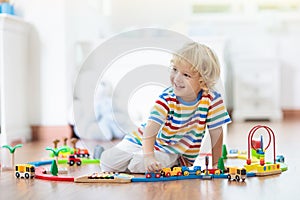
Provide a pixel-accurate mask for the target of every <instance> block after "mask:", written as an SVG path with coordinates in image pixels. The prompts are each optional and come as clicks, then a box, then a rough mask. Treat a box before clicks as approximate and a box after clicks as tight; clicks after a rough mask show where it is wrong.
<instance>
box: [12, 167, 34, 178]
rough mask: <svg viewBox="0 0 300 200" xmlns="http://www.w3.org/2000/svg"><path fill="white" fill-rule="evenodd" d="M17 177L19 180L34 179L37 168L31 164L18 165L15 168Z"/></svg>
mask: <svg viewBox="0 0 300 200" xmlns="http://www.w3.org/2000/svg"><path fill="white" fill-rule="evenodd" d="M15 176H16V177H17V178H26V179H29V178H33V177H34V176H35V168H34V166H33V165H30V164H18V165H16V166H15Z"/></svg>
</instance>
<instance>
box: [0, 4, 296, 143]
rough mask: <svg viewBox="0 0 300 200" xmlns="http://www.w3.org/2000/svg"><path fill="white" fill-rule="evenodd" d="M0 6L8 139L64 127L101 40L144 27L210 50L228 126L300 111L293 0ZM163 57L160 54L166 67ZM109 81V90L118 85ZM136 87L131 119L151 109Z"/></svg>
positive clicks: (280, 117) (60, 130)
mask: <svg viewBox="0 0 300 200" xmlns="http://www.w3.org/2000/svg"><path fill="white" fill-rule="evenodd" d="M7 4H9V5H10V6H9V5H7ZM0 5H1V10H0V11H1V14H0V59H1V60H0V61H1V62H0V66H1V71H0V72H1V74H0V75H1V82H0V84H1V136H3V134H5V137H2V139H3V138H5V140H6V141H8V142H9V141H13V140H18V139H21V140H25V141H26V140H31V139H34V138H35V137H38V138H43V137H47V136H46V135H49V134H50V135H51V134H52V135H55V134H65V133H66V132H68V131H69V129H68V128H67V126H68V124H70V122H72V102H73V90H74V82H75V80H76V76H77V73H78V72H79V70H80V68H81V66H82V64H83V63H84V62H85V59H87V58H88V55H89V54H90V53H91V52H92V51H93V50H94V49H95V48H96V47H97V46H98V45H100V44H101V43H102V42H103V41H105V40H106V39H108V38H111V37H112V36H114V35H116V34H119V33H121V32H124V31H129V30H134V29H138V28H144V27H153V28H163V29H169V30H172V31H176V32H178V33H182V34H184V35H187V36H188V37H190V38H192V39H193V40H195V41H198V42H201V43H205V44H207V45H209V46H211V47H212V48H213V49H214V50H215V51H216V53H217V54H218V56H219V59H220V62H221V65H222V81H223V84H224V96H225V97H226V98H225V99H226V104H227V107H228V110H229V111H230V113H231V116H232V118H233V122H240V121H244V120H274V121H280V120H283V119H284V117H285V116H286V115H287V114H289V113H292V114H295V113H296V114H297V113H298V114H299V112H300V93H299V92H298V91H299V90H298V89H297V88H298V86H299V85H300V57H299V55H298V54H299V52H300V36H299V35H300V1H298V0H273V1H271V0H186V1H180V0H172V1H171V0H164V1H159V0H131V1H117V0H43V1H37V0H22V1H21V0H14V1H9V2H8V1H3V0H2V1H1V4H0ZM132 37H140V36H132ZM153 37H156V36H155V35H154V36H153ZM157 37H159V36H157ZM116 48H117V46H116ZM146 58H147V55H144V56H143V55H140V56H131V57H130V56H129V57H125V58H123V60H120V61H119V62H116V63H115V65H120V66H122V67H124V66H125V68H126V66H127V65H128V66H130V65H132V63H133V62H135V61H136V60H143V59H146ZM168 59H169V57H168V56H167V55H166V56H165V55H162V56H161V57H160V56H158V57H157V60H159V61H161V63H162V64H166V63H165V62H166V60H168ZM114 73H116V72H114ZM107 79H108V80H110V81H112V83H111V84H112V86H113V85H114V84H116V82H117V81H118V80H115V79H114V78H113V76H111V77H108V78H107ZM147 89H148V90H151V91H154V92H157V91H159V90H160V88H159V87H157V86H156V87H155V88H147ZM139 92H141V91H135V93H133V94H132V96H133V102H134V103H131V104H130V106H129V108H131V109H130V110H131V112H132V113H131V115H132V118H133V119H134V120H136V121H137V122H140V121H142V120H143V119H144V117H145V116H143V113H145V112H147V111H148V109H149V108H148V107H147V106H146V105H148V104H149V103H148V102H144V103H146V104H143V100H142V98H140V95H144V94H143V93H142V92H141V93H140V94H139ZM138 94H139V95H138ZM79 100H80V99H79ZM132 104H133V105H136V108H138V109H135V110H134V108H135V106H132ZM143 107H145V110H142V108H143ZM47 131H49V132H47ZM32 132H34V133H35V134H37V135H35V134H33V135H32V134H31V133H32ZM40 133H41V134H40Z"/></svg>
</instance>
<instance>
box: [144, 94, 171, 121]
mask: <svg viewBox="0 0 300 200" xmlns="http://www.w3.org/2000/svg"><path fill="white" fill-rule="evenodd" d="M169 110H170V109H169V106H168V103H167V101H166V100H165V98H164V95H163V94H162V95H160V96H159V98H158V99H157V100H156V102H155V104H154V106H153V108H152V110H151V112H150V116H149V118H148V120H151V121H154V122H156V123H158V124H160V125H162V124H164V123H165V121H166V118H167V116H168V113H169Z"/></svg>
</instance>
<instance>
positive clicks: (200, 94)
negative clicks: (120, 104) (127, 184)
mask: <svg viewBox="0 0 300 200" xmlns="http://www.w3.org/2000/svg"><path fill="white" fill-rule="evenodd" d="M219 77H220V65H219V62H218V59H217V57H216V55H215V54H214V52H213V51H212V50H211V49H210V48H208V47H207V46H205V45H202V44H198V43H195V42H193V43H190V44H187V45H185V46H184V47H183V48H182V49H180V50H179V51H178V52H177V53H176V54H174V55H173V58H172V60H171V72H170V81H171V85H172V86H171V87H169V88H167V89H165V90H164V91H163V92H162V94H161V95H160V96H159V97H158V99H157V100H156V102H155V104H154V106H153V109H152V111H151V113H150V117H149V119H148V122H147V125H146V126H144V127H141V128H139V129H138V131H137V132H133V133H132V134H131V135H127V136H126V137H125V138H124V139H123V140H122V141H121V142H120V143H119V144H117V145H116V146H115V147H113V148H111V149H108V150H106V151H104V152H103V154H102V157H101V169H102V171H113V172H121V171H128V170H129V171H130V172H133V173H144V172H145V171H158V170H160V169H161V168H163V167H172V166H174V165H184V166H191V165H193V163H194V162H195V160H196V157H197V156H198V155H199V150H200V146H201V142H202V139H203V137H204V134H205V131H206V128H208V130H209V133H210V136H211V144H212V164H213V166H216V165H217V162H218V159H219V157H221V150H222V142H223V129H222V125H224V124H227V123H229V122H231V120H230V117H229V115H228V113H227V111H226V108H225V105H224V102H223V99H222V97H221V95H220V94H219V93H218V92H216V91H214V90H213V89H212V88H213V86H214V85H215V83H216V81H217V79H219Z"/></svg>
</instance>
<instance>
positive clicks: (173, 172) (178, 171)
mask: <svg viewBox="0 0 300 200" xmlns="http://www.w3.org/2000/svg"><path fill="white" fill-rule="evenodd" d="M200 174H201V167H200V166H194V167H186V166H182V167H172V168H170V167H167V168H163V169H162V170H161V171H160V172H146V174H145V175H146V178H160V177H170V176H188V175H200Z"/></svg>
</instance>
